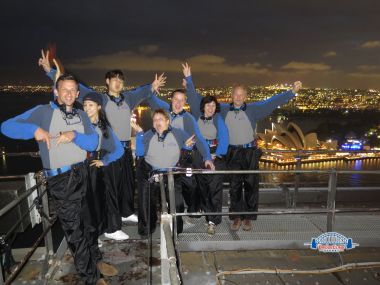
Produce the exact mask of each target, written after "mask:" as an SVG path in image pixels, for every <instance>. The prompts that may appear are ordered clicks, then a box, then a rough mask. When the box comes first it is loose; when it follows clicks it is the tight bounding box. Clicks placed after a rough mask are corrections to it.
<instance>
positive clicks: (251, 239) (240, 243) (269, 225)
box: [178, 213, 380, 251]
mask: <svg viewBox="0 0 380 285" xmlns="http://www.w3.org/2000/svg"><path fill="white" fill-rule="evenodd" d="M229 225H230V220H229V219H228V217H223V219H222V223H221V224H219V225H218V226H217V227H216V233H215V235H213V236H210V235H208V234H207V233H206V230H207V224H206V223H205V220H204V218H200V219H189V218H185V223H184V231H183V233H181V234H179V235H178V248H179V249H180V250H181V251H216V250H254V249H305V248H307V245H305V243H310V241H311V239H312V238H315V237H318V236H319V235H320V234H321V233H323V232H325V231H326V215H321V214H320V215H316V214H314V215H297V216H295V215H281V216H259V217H258V219H257V220H256V221H254V222H253V230H252V231H250V232H247V231H244V230H242V228H240V230H239V231H236V232H233V231H231V230H230V228H229ZM334 231H336V232H338V233H340V234H343V235H345V236H346V237H349V238H352V239H353V241H354V242H355V243H359V244H360V246H366V247H370V246H371V247H380V215H379V214H377V215H374V214H356V213H355V214H351V213H350V214H346V213H345V214H337V215H336V216H335V224H334Z"/></svg>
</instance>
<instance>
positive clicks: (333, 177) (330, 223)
mask: <svg viewBox="0 0 380 285" xmlns="http://www.w3.org/2000/svg"><path fill="white" fill-rule="evenodd" d="M337 178H338V175H337V172H336V169H332V170H331V172H330V176H329V186H328V196H327V210H328V211H329V212H328V213H327V231H328V232H331V231H333V228H334V222H335V199H336V184H337Z"/></svg>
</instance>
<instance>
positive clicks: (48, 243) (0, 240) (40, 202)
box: [0, 172, 56, 285]
mask: <svg viewBox="0 0 380 285" xmlns="http://www.w3.org/2000/svg"><path fill="white" fill-rule="evenodd" d="M24 177H25V176H3V177H1V178H0V179H1V180H5V179H7V180H8V179H20V178H24ZM35 179H36V181H37V184H36V185H35V186H33V187H31V188H29V189H26V191H25V192H24V193H23V194H21V195H20V197H18V198H17V199H15V200H13V201H12V202H10V203H9V204H8V205H6V206H5V207H4V208H2V209H1V210H0V219H1V218H4V216H5V215H6V214H7V213H9V211H11V210H12V209H13V208H14V207H16V206H17V205H19V204H20V203H22V202H23V201H24V200H25V199H27V198H28V197H29V196H30V195H31V194H32V193H34V192H35V191H37V198H35V199H34V201H33V203H32V205H31V206H30V207H29V208H28V211H26V212H25V213H23V214H22V215H21V217H20V218H19V220H18V221H16V223H15V224H14V225H13V226H12V227H11V229H9V230H8V231H7V233H6V234H4V235H2V236H1V237H0V246H1V248H2V249H4V248H8V249H9V250H10V245H9V243H10V242H9V240H10V237H11V236H12V235H13V234H14V233H15V231H16V230H17V229H18V227H19V226H20V225H21V223H22V221H23V220H24V218H25V217H26V216H27V215H29V213H30V211H31V210H32V209H33V208H34V207H37V209H38V212H39V214H40V216H41V218H42V234H41V235H40V236H39V237H38V238H37V240H36V241H35V243H34V244H33V246H32V247H31V248H30V250H29V251H28V252H27V253H26V254H25V256H24V257H23V258H22V259H21V261H20V262H18V263H17V265H16V266H15V267H14V268H13V269H12V272H10V274H9V275H8V276H7V278H6V279H5V272H4V268H3V264H1V271H0V272H1V276H0V284H6V285H8V284H11V283H12V282H13V281H14V279H15V278H16V277H17V275H18V274H19V273H20V272H21V270H22V268H23V267H24V265H25V264H26V263H27V262H28V260H29V259H30V257H31V256H32V255H33V253H34V252H35V250H36V249H37V247H38V246H39V244H40V243H41V241H42V240H43V239H44V241H45V249H46V258H45V262H44V266H43V272H47V270H48V263H49V262H50V258H51V257H52V256H53V239H52V234H51V227H52V226H53V224H54V222H55V220H56V218H55V217H50V214H49V204H48V197H47V191H46V180H45V179H44V177H43V176H42V175H41V172H39V173H37V174H36V175H35ZM2 254H5V253H4V250H2ZM8 254H10V253H8ZM2 260H3V259H2Z"/></svg>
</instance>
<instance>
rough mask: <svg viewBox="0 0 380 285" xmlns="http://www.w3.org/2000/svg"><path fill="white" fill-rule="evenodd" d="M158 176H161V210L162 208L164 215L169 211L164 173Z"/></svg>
mask: <svg viewBox="0 0 380 285" xmlns="http://www.w3.org/2000/svg"><path fill="white" fill-rule="evenodd" d="M158 177H159V180H160V191H161V210H162V215H165V214H167V213H168V206H167V201H166V194H165V183H164V175H163V174H160V175H159V176H158Z"/></svg>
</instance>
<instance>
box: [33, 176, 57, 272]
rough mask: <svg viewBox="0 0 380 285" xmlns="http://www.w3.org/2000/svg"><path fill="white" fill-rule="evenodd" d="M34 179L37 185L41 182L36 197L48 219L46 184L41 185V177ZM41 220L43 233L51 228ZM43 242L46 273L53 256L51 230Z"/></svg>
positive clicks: (48, 223) (43, 219) (46, 221)
mask: <svg viewBox="0 0 380 285" xmlns="http://www.w3.org/2000/svg"><path fill="white" fill-rule="evenodd" d="M36 178H37V183H39V182H42V183H41V186H40V187H38V195H39V196H40V197H41V198H42V209H43V211H44V213H45V214H46V215H47V216H48V217H50V211H49V200H48V194H47V192H46V193H44V192H45V190H46V183H43V181H42V180H43V178H42V177H41V176H37V177H36ZM41 218H42V229H43V231H45V230H46V229H48V228H51V225H50V221H48V220H47V219H46V218H44V217H41ZM44 241H45V248H46V259H45V266H44V269H45V270H44V271H43V272H44V273H47V271H48V269H49V268H48V267H49V263H50V262H51V259H52V257H53V254H54V250H53V237H52V234H51V230H49V231H48V232H47V234H46V235H45V237H44Z"/></svg>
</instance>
